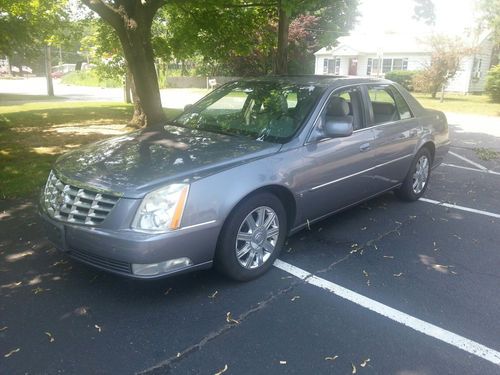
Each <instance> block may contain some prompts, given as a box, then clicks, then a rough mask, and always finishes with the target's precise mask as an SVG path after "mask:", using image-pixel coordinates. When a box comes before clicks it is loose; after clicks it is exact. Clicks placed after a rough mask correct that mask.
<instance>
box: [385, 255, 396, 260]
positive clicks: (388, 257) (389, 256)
mask: <svg viewBox="0 0 500 375" xmlns="http://www.w3.org/2000/svg"><path fill="white" fill-rule="evenodd" d="M384 258H387V259H394V257H393V256H392V255H384Z"/></svg>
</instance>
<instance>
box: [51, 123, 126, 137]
mask: <svg viewBox="0 0 500 375" xmlns="http://www.w3.org/2000/svg"><path fill="white" fill-rule="evenodd" d="M131 130H132V129H131V128H129V127H127V126H126V125H105V126H103V125H90V126H80V125H76V126H58V127H52V128H50V129H46V130H44V132H56V133H63V134H64V133H73V134H79V135H85V134H102V135H122V134H125V133H127V132H130V131H131Z"/></svg>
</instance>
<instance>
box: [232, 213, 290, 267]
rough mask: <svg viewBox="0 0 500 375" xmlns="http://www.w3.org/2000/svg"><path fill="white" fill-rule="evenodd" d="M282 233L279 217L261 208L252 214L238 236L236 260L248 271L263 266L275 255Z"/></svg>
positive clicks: (243, 224)
mask: <svg viewBox="0 0 500 375" xmlns="http://www.w3.org/2000/svg"><path fill="white" fill-rule="evenodd" d="M279 233H280V226H279V220H278V215H276V212H274V210H273V209H272V208H270V207H267V206H261V207H257V208H256V209H254V210H253V211H252V212H250V213H249V214H248V215H247V217H246V218H245V220H243V223H241V225H240V229H239V230H238V234H237V235H236V244H235V246H236V248H235V251H236V258H237V259H238V262H239V263H240V264H241V265H242V266H243V267H245V268H247V269H254V268H258V267H260V266H262V265H263V264H264V263H265V262H266V261H267V260H268V259H269V257H270V256H271V254H272V253H273V251H274V249H275V247H276V243H277V242H278V237H279Z"/></svg>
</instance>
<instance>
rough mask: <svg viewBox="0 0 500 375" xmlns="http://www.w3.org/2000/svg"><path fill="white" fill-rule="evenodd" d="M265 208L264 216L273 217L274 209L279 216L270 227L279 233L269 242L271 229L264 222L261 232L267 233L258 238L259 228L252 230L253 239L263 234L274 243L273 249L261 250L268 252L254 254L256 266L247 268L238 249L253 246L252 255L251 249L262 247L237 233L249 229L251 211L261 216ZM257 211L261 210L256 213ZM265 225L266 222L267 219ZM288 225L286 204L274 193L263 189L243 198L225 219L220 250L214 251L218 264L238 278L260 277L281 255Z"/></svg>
mask: <svg viewBox="0 0 500 375" xmlns="http://www.w3.org/2000/svg"><path fill="white" fill-rule="evenodd" d="M262 208H264V214H263V217H264V218H267V219H269V220H271V218H272V217H273V216H272V212H271V211H273V212H274V214H275V216H276V218H277V222H276V221H273V227H272V228H270V229H269V230H271V229H274V232H278V234H277V235H274V237H273V239H271V241H267V240H268V239H269V238H270V237H267V235H268V232H267V230H265V229H263V228H264V225H262V227H261V231H265V234H264V235H261V236H260V238H259V237H256V236H258V233H257V229H258V228H260V227H255V230H254V231H253V232H254V234H253V235H251V236H252V239H253V240H255V239H256V238H257V239H259V240H260V239H262V237H265V238H264V241H267V242H269V243H272V242H274V250H273V251H272V252H267V251H266V250H264V249H263V248H262V253H263V254H264V253H265V255H263V256H261V257H259V256H258V255H255V257H256V258H255V261H253V262H251V265H253V266H255V267H254V268H247V267H245V266H244V265H243V264H242V263H240V262H242V261H244V260H245V259H243V260H242V259H241V258H240V260H238V256H237V254H236V252H237V248H238V246H241V245H244V246H250V249H251V250H249V251H248V258H249V257H250V254H251V252H252V251H254V252H260V250H259V249H255V248H253V246H256V247H257V246H259V245H257V242H258V241H255V242H253V241H248V242H245V241H244V240H237V235H238V233H239V232H240V230H241V231H244V229H245V228H249V226H248V224H247V221H246V220H247V218H248V217H249V216H250V214H252V215H256V217H260V213H261V212H262V211H261V209H262ZM258 209H260V210H258ZM267 209H269V210H267ZM255 210H258V211H257V212H255ZM252 217H255V216H252ZM266 221H267V220H266ZM276 223H277V228H276ZM263 224H265V222H264V223H263ZM287 225H288V223H287V216H286V212H285V209H284V207H283V204H282V203H281V201H280V200H279V199H278V198H277V197H276V196H275V195H274V194H271V193H268V192H261V193H256V194H254V195H251V196H249V197H248V198H246V199H245V200H244V201H242V202H241V203H239V204H238V205H237V206H236V207H235V208H234V209H233V211H232V212H231V214H230V215H229V216H228V218H227V219H226V222H225V224H224V227H223V229H222V232H221V234H220V237H219V241H218V244H217V250H216V252H215V267H216V268H217V270H219V271H220V272H222V273H223V274H224V275H226V276H228V277H229V278H231V279H233V280H237V281H248V280H252V279H255V278H257V277H259V276H261V275H262V274H264V273H265V272H266V271H268V270H269V268H271V266H272V265H273V262H274V260H275V259H276V258H277V257H278V255H279V253H280V251H281V249H282V247H283V244H284V242H285V238H286V235H287V231H288V230H287V228H288V227H287ZM269 233H271V232H269ZM245 234H246V233H245ZM276 237H277V238H276ZM244 246H242V247H244ZM268 254H269V255H268ZM266 256H267V258H266ZM248 258H246V261H248ZM257 258H259V259H257ZM264 259H265V260H264ZM259 261H262V262H263V263H262V264H261V265H258V263H259Z"/></svg>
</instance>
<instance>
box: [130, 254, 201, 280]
mask: <svg viewBox="0 0 500 375" xmlns="http://www.w3.org/2000/svg"><path fill="white" fill-rule="evenodd" d="M192 264H193V261H192V260H191V259H189V258H186V257H183V258H177V259H170V260H167V261H165V262H161V263H150V264H132V272H133V273H134V275H139V276H156V275H161V274H164V273H167V272H170V271H174V270H176V269H180V268H184V267H187V266H190V265H192Z"/></svg>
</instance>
